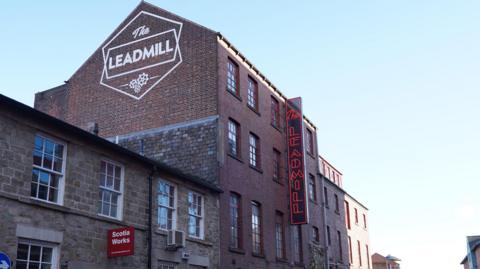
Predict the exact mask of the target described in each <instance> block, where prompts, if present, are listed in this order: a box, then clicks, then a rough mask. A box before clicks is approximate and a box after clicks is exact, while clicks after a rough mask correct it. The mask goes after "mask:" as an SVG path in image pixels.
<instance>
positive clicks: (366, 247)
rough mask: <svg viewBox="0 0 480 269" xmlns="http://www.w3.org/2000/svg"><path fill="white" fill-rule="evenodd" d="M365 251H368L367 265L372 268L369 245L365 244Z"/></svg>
mask: <svg viewBox="0 0 480 269" xmlns="http://www.w3.org/2000/svg"><path fill="white" fill-rule="evenodd" d="M365 251H366V252H367V267H368V269H370V251H369V250H368V245H365Z"/></svg>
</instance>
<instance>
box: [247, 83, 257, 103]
mask: <svg viewBox="0 0 480 269" xmlns="http://www.w3.org/2000/svg"><path fill="white" fill-rule="evenodd" d="M247 104H248V106H249V107H250V108H252V109H253V110H255V111H257V110H258V84H257V82H256V81H255V80H254V79H253V78H251V77H250V76H249V77H248V91H247Z"/></svg>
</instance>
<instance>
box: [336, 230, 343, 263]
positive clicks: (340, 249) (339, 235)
mask: <svg viewBox="0 0 480 269" xmlns="http://www.w3.org/2000/svg"><path fill="white" fill-rule="evenodd" d="M337 241H338V254H339V257H340V260H342V256H343V249H342V235H341V233H340V231H337Z"/></svg>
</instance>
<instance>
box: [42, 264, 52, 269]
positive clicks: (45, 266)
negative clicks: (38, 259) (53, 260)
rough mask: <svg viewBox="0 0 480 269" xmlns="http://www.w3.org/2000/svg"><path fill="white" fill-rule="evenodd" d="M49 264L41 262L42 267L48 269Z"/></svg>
mask: <svg viewBox="0 0 480 269" xmlns="http://www.w3.org/2000/svg"><path fill="white" fill-rule="evenodd" d="M50 268H51V265H50V264H42V269H50Z"/></svg>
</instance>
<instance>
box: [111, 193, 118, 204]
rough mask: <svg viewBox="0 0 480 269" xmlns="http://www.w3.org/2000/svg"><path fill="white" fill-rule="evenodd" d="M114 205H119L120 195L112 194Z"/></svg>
mask: <svg viewBox="0 0 480 269" xmlns="http://www.w3.org/2000/svg"><path fill="white" fill-rule="evenodd" d="M111 203H112V204H114V205H117V204H118V194H116V193H112V201H111Z"/></svg>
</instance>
